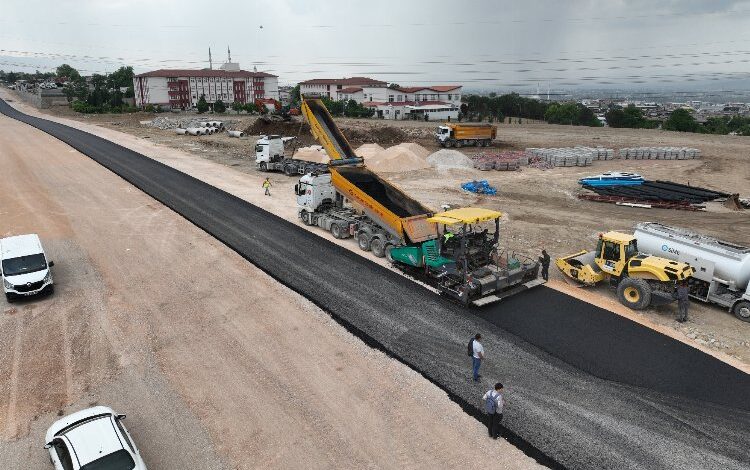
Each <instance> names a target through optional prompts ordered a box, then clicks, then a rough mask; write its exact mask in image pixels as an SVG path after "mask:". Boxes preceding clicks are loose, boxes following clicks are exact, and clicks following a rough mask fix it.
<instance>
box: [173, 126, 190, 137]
mask: <svg viewBox="0 0 750 470" xmlns="http://www.w3.org/2000/svg"><path fill="white" fill-rule="evenodd" d="M174 131H175V132H176V133H177V134H180V135H185V132H187V129H180V128H179V127H178V128H177V129H175V130H174Z"/></svg>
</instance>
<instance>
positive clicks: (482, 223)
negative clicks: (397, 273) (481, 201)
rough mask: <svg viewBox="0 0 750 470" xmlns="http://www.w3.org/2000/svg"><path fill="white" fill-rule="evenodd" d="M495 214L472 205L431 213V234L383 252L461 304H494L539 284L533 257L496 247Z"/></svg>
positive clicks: (499, 215)
mask: <svg viewBox="0 0 750 470" xmlns="http://www.w3.org/2000/svg"><path fill="white" fill-rule="evenodd" d="M500 217H502V214H501V213H500V212H497V211H492V210H487V209H480V208H473V207H470V208H463V209H454V210H450V211H446V212H441V213H438V214H435V215H434V216H432V217H430V218H429V219H427V220H428V221H429V222H431V223H434V224H435V226H436V229H437V231H438V237H437V238H434V239H432V240H428V241H425V242H422V243H420V244H412V245H408V246H393V247H390V248H389V249H388V251H387V252H386V256H387V258H388V260H389V261H391V262H392V263H393V264H394V265H395V266H396V267H399V268H401V269H404V270H406V271H411V273H412V274H416V275H418V277H421V278H422V280H424V281H425V282H427V283H428V284H430V285H432V286H434V287H436V288H437V289H438V290H439V291H440V292H441V293H442V294H444V295H446V296H448V297H451V298H454V299H456V300H459V301H460V302H461V303H463V304H473V305H477V306H482V305H486V304H490V303H493V302H497V301H499V300H502V299H503V298H506V297H509V296H511V295H513V294H516V293H518V292H520V291H523V290H526V289H529V288H531V287H535V286H537V285H540V284H542V283H543V282H544V281H542V280H539V279H537V276H538V272H539V263H538V262H537V261H535V260H532V259H531V258H528V257H524V256H521V255H519V254H515V253H510V252H508V251H505V252H503V251H501V250H500V249H499V247H498V241H499V239H500ZM405 268H406V269H405Z"/></svg>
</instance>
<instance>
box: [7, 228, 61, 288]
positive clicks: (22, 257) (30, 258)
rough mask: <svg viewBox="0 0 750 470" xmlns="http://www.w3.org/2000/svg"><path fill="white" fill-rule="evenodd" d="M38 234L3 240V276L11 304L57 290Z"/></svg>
mask: <svg viewBox="0 0 750 470" xmlns="http://www.w3.org/2000/svg"><path fill="white" fill-rule="evenodd" d="M54 264H55V263H53V262H52V261H47V257H46V256H45V254H44V249H43V248H42V242H41V241H40V240H39V236H38V235H37V234H30V235H18V236H15V237H8V238H0V274H1V275H2V278H3V290H4V291H5V298H6V299H8V302H13V301H14V300H15V299H16V298H18V297H26V296H30V295H35V294H41V293H47V294H51V293H52V292H53V291H54V285H53V284H52V271H51V270H50V268H51V267H52V266H54Z"/></svg>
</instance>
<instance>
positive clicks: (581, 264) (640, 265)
mask: <svg viewBox="0 0 750 470" xmlns="http://www.w3.org/2000/svg"><path fill="white" fill-rule="evenodd" d="M555 265H556V266H557V267H558V269H560V271H562V273H563V274H564V275H565V276H567V277H569V278H570V279H573V280H575V281H577V282H580V283H581V284H583V285H587V286H593V285H595V284H598V283H600V282H602V281H605V280H606V281H608V282H609V284H610V286H611V287H615V288H617V297H618V299H619V301H620V303H622V304H623V305H625V306H626V307H630V308H631V309H633V310H643V309H645V308H648V307H650V306H653V305H661V304H666V303H669V302H671V301H672V299H673V298H672V294H673V292H674V289H675V283H676V282H677V281H684V280H686V279H688V278H690V276H692V275H693V272H694V269H693V268H692V267H691V266H690V265H688V264H687V263H684V262H679V261H673V260H670V259H667V258H660V257H658V256H652V255H649V254H644V253H641V252H640V251H639V250H638V240H637V239H636V237H635V236H633V235H628V234H625V233H620V232H607V233H602V234H600V235H599V241H598V242H597V245H596V250H595V251H586V250H582V251H580V252H578V253H575V254H572V255H570V256H565V257H563V258H558V259H556V260H555Z"/></svg>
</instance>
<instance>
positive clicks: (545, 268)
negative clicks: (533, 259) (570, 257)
mask: <svg viewBox="0 0 750 470" xmlns="http://www.w3.org/2000/svg"><path fill="white" fill-rule="evenodd" d="M539 262H540V263H541V264H542V279H544V280H545V281H549V262H550V257H549V255H548V254H547V250H542V256H540V257H539Z"/></svg>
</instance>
